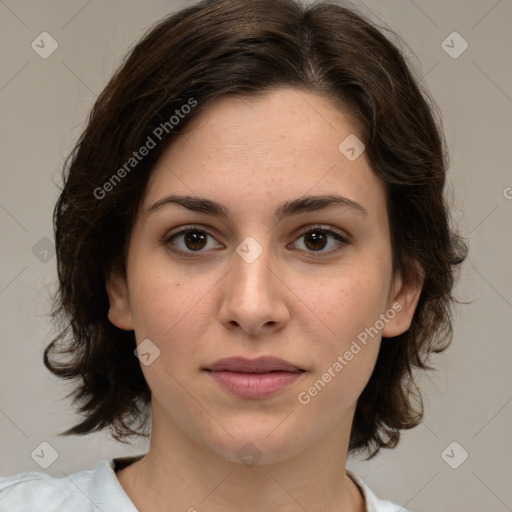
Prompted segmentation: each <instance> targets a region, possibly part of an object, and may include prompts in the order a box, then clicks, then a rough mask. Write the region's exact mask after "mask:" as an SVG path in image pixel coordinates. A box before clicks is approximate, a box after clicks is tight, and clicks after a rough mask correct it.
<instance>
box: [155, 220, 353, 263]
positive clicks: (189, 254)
mask: <svg viewBox="0 0 512 512" xmlns="http://www.w3.org/2000/svg"><path fill="white" fill-rule="evenodd" d="M315 231H320V232H322V233H324V234H327V235H330V236H332V237H333V238H334V239H335V240H337V241H338V242H339V244H338V247H337V248H336V249H331V250H330V251H323V250H320V251H306V252H307V253H309V255H311V256H312V257H313V258H322V257H326V256H330V255H332V254H334V253H336V252H339V251H340V250H343V248H344V247H345V246H347V245H350V244H352V242H351V241H350V240H349V239H348V238H346V237H344V236H342V235H341V234H340V233H338V232H337V231H334V230H332V229H330V228H329V227H325V226H322V225H319V224H318V225H314V226H311V227H309V228H308V229H307V230H306V231H303V232H302V233H300V234H299V235H298V237H297V239H296V240H298V239H300V238H301V237H303V236H304V235H307V234H309V233H312V232H315ZM194 232H198V233H205V234H207V235H209V236H211V237H212V238H215V237H214V235H213V234H212V233H210V231H208V230H207V229H205V228H204V227H200V226H184V227H182V228H180V229H179V230H178V231H175V232H174V233H170V234H168V235H165V236H164V237H163V239H162V242H163V243H164V244H165V245H168V246H169V245H171V244H170V242H171V241H172V240H174V239H175V238H177V237H178V236H180V235H183V234H186V233H194ZM340 246H341V247H340ZM171 251H172V252H174V253H176V254H178V255H180V256H183V257H185V258H194V257H197V255H201V253H203V252H205V251H203V250H198V251H182V250H181V249H178V250H176V249H171Z"/></svg>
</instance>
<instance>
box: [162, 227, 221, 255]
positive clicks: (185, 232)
mask: <svg viewBox="0 0 512 512" xmlns="http://www.w3.org/2000/svg"><path fill="white" fill-rule="evenodd" d="M209 239H212V240H214V238H213V235H211V234H210V233H208V231H205V230H204V229H197V228H191V227H188V228H184V229H181V230H179V231H178V232H176V233H173V234H171V235H169V236H167V237H165V239H164V243H165V245H167V246H168V247H170V249H171V250H172V251H173V252H175V253H178V254H180V255H183V256H189V255H190V253H194V252H195V253H204V252H206V251H207V250H210V249H215V248H219V247H222V245H221V244H214V243H212V242H210V240H209ZM208 244H210V247H209V246H208Z"/></svg>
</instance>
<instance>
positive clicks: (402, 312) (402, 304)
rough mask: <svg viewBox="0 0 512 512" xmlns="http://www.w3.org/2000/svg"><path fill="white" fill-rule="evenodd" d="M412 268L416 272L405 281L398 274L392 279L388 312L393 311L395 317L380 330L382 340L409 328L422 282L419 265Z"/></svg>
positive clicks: (422, 274) (421, 272)
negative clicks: (414, 268)
mask: <svg viewBox="0 0 512 512" xmlns="http://www.w3.org/2000/svg"><path fill="white" fill-rule="evenodd" d="M414 266H415V267H416V272H415V273H412V275H410V276H408V277H407V279H405V278H404V277H403V276H402V275H401V274H400V273H399V272H397V273H396V275H395V276H394V278H393V283H392V286H391V292H390V296H389V303H388V308H389V309H388V311H394V312H395V315H394V316H393V317H392V318H390V320H389V321H388V322H387V323H386V325H385V326H384V329H383V330H382V337H383V338H392V337H394V336H398V335H400V334H403V333H404V332H405V331H407V329H409V327H410V326H411V322H412V318H413V316H414V311H416V306H417V305H418V300H419V298H420V294H421V290H422V288H423V280H424V273H423V269H422V267H421V265H420V264H419V263H418V262H415V263H414Z"/></svg>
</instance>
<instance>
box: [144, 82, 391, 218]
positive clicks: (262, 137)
mask: <svg viewBox="0 0 512 512" xmlns="http://www.w3.org/2000/svg"><path fill="white" fill-rule="evenodd" d="M358 135H359V134H358V129H357V126H356V124H355V123H354V122H353V121H352V120H351V118H350V116H348V114H347V113H345V112H344V111H342V110H341V109H340V108H339V107H338V106H336V105H335V104H334V103H333V102H331V101H330V100H329V99H327V98H325V97H322V96H319V95H316V94H313V93H310V92H305V91H302V90H298V89H292V88H280V89H275V90H272V91H270V92H266V93H265V94H263V95H260V96H256V97H245V96H225V97H222V98H221V99H219V100H217V101H215V102H214V103H212V104H211V105H209V106H208V108H206V109H205V110H204V111H203V112H201V113H200V114H199V115H198V116H197V117H196V118H195V119H193V120H192V121H191V122H190V123H189V124H188V125H187V126H186V129H185V130H184V133H183V134H182V135H180V136H179V137H178V138H177V139H176V140H175V141H174V142H173V143H172V144H171V146H170V147H169V148H167V150H166V151H165V152H164V154H163V155H162V157H161V158H160V160H159V161H158V162H157V164H156V166H155V168H154V169H153V171H152V175H151V177H150V180H149V183H148V187H147V191H146V197H145V200H144V206H145V207H146V208H147V207H149V206H151V205H152V204H153V203H154V202H156V201H157V200H159V199H161V197H162V196H164V195H165V194H171V193H182V194H187V195H198V196H201V197H209V198H211V199H213V200H215V201H218V202H221V203H224V204H226V203H230V204H233V205H237V206H238V207H242V206H244V205H245V206H246V207H249V206H250V205H252V206H253V207H256V206H259V207H258V210H261V209H262V208H266V207H268V208H272V204H273V203H277V202H279V203H281V202H282V201H283V200H284V199H295V198H297V197H301V196H304V195H315V194H334V193H337V194H342V195H343V196H345V197H347V198H349V199H352V200H353V201H356V202H358V203H364V204H365V205H367V209H368V210H369V211H370V213H372V212H373V215H382V213H384V214H385V213H386V212H385V211H384V212H383V211H382V208H384V209H385V196H384V187H383V184H382V183H381V181H380V180H379V179H378V178H377V176H376V175H375V173H374V172H373V170H372V169H371V167H370V166H369V164H368V161H367V159H366V155H365V153H364V151H363V153H362V154H361V155H360V156H359V157H358V158H356V159H355V160H351V159H349V158H347V156H346V154H345V153H343V151H341V150H340V144H341V143H343V141H345V140H347V137H349V139H348V140H349V141H354V140H355V141H356V143H357V140H358V139H359V137H358ZM355 137H357V139H355ZM343 148H344V146H343V147H342V149H343ZM356 149H359V148H356Z"/></svg>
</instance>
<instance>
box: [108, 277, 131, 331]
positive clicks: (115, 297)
mask: <svg viewBox="0 0 512 512" xmlns="http://www.w3.org/2000/svg"><path fill="white" fill-rule="evenodd" d="M105 288H106V290H107V295H108V300H109V303H110V307H109V310H108V319H109V320H110V322H111V323H112V324H114V325H115V326H116V327H119V328H120V329H123V330H125V331H131V330H133V329H134V326H133V318H132V313H131V308H130V301H129V298H128V285H127V282H126V277H125V276H124V275H122V274H121V273H120V272H112V273H111V274H110V276H109V277H108V279H107V281H106V283H105Z"/></svg>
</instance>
